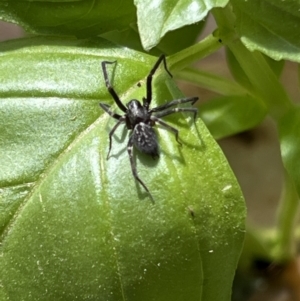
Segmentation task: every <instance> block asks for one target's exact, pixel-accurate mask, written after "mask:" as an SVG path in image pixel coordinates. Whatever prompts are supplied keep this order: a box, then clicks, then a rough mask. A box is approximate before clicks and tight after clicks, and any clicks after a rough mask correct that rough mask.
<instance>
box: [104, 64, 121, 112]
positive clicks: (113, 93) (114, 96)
mask: <svg viewBox="0 0 300 301" xmlns="http://www.w3.org/2000/svg"><path fill="white" fill-rule="evenodd" d="M115 62H116V61H113V62H109V61H103V62H101V66H102V72H103V76H104V80H105V85H106V88H107V90H108V92H109V93H110V95H111V96H112V97H113V99H114V101H115V103H116V104H117V106H118V107H119V108H120V110H122V111H123V112H125V113H126V111H127V108H126V107H125V106H124V105H123V103H122V102H121V100H120V98H119V96H118V94H117V93H116V91H115V89H114V88H113V86H112V85H111V83H110V81H109V78H108V74H107V70H106V65H107V64H114V63H115Z"/></svg>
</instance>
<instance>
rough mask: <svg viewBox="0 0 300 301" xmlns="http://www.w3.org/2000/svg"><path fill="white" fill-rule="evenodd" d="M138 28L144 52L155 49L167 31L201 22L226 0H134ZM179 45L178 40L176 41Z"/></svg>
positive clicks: (223, 4)
mask: <svg viewBox="0 0 300 301" xmlns="http://www.w3.org/2000/svg"><path fill="white" fill-rule="evenodd" d="M134 3H135V5H136V7H137V16H138V17H137V19H138V28H139V32H140V37H141V42H142V45H143V47H144V49H145V50H150V49H151V48H153V47H155V46H156V45H157V44H158V43H159V41H160V40H161V38H162V37H163V36H164V35H165V34H166V33H167V32H169V31H172V30H175V29H178V28H181V27H183V26H186V25H190V24H194V23H197V22H199V21H202V20H203V19H204V18H205V17H206V16H207V14H208V12H209V11H210V10H211V9H212V8H213V7H224V6H225V5H226V4H227V3H228V0H210V1H204V0H185V1H178V2H176V3H174V1H172V0H159V1H152V0H135V1H134ZM177 43H180V40H179V41H177Z"/></svg>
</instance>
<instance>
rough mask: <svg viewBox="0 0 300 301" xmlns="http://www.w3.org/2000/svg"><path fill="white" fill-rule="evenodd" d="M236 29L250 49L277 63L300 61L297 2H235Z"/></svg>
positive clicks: (299, 20) (299, 17) (292, 0)
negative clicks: (284, 60)
mask: <svg viewBox="0 0 300 301" xmlns="http://www.w3.org/2000/svg"><path fill="white" fill-rule="evenodd" d="M231 3H232V5H233V8H234V12H235V14H236V16H237V22H236V29H237V31H238V33H239V34H240V36H241V40H242V42H243V43H244V44H245V45H246V47H247V48H248V49H250V50H259V51H261V52H263V53H264V54H266V55H268V56H270V57H272V58H273V59H275V60H281V59H288V60H291V61H296V62H300V55H299V53H300V35H299V24H300V3H299V1H294V0H285V1H282V0H264V1H261V0H251V1H247V0H242V1H241V0H232V1H231Z"/></svg>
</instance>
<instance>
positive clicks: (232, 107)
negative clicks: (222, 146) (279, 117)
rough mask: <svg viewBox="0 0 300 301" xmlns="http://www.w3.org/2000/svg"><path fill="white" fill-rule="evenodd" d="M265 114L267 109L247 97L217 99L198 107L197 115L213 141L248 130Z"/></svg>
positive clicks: (255, 100) (256, 100)
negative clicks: (212, 137)
mask: <svg viewBox="0 0 300 301" xmlns="http://www.w3.org/2000/svg"><path fill="white" fill-rule="evenodd" d="M266 114H267V108H266V107H265V106H264V105H263V104H262V103H261V102H260V101H259V100H258V99H255V98H253V97H251V96H249V95H243V96H223V97H218V98H215V99H212V100H210V101H208V102H206V103H204V104H201V105H200V106H199V115H200V116H201V118H202V120H203V121H204V123H205V125H206V126H207V127H208V129H209V131H210V133H211V134H212V135H213V136H214V138H215V139H221V138H225V137H228V136H232V135H235V134H238V133H241V132H243V131H246V130H250V129H252V128H254V127H255V126H257V125H258V124H259V123H261V122H262V121H263V119H264V118H265V116H266Z"/></svg>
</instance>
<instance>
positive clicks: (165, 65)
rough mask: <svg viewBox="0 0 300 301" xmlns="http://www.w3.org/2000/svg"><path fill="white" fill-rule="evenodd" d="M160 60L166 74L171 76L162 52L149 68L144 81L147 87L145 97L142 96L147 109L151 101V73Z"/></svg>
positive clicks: (152, 73) (154, 70)
mask: <svg viewBox="0 0 300 301" xmlns="http://www.w3.org/2000/svg"><path fill="white" fill-rule="evenodd" d="M161 62H163V64H164V67H165V70H166V71H167V72H168V74H169V75H170V76H171V77H173V76H172V74H171V72H170V71H169V69H168V68H167V62H166V57H165V55H164V54H162V55H161V56H160V57H159V58H158V60H157V62H156V63H155V64H154V66H153V68H152V69H151V70H150V72H149V74H148V76H147V81H146V89H147V96H146V98H143V104H144V106H145V107H146V109H149V107H150V104H151V101H152V79H153V75H154V73H155V72H156V70H157V69H158V67H159V65H160V64H161Z"/></svg>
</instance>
